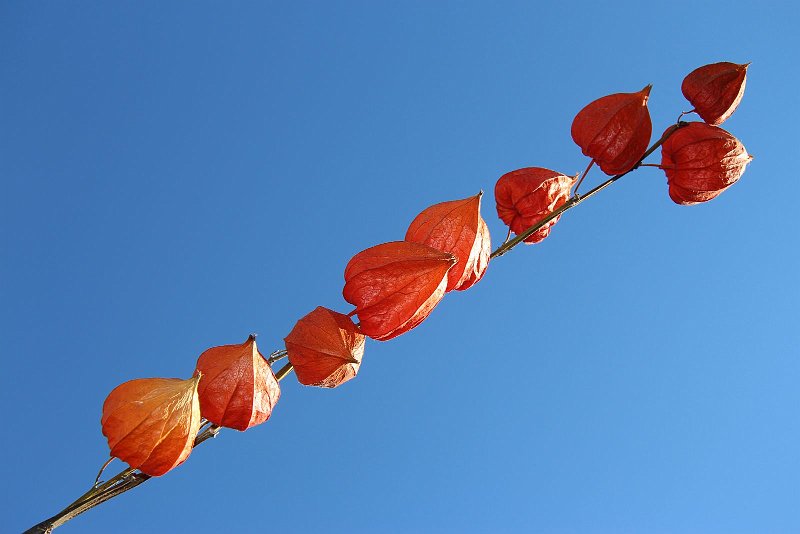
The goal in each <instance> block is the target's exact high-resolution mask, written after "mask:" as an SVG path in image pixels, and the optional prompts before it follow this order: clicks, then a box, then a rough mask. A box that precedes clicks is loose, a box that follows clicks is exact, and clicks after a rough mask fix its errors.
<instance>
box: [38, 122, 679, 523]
mask: <svg viewBox="0 0 800 534" xmlns="http://www.w3.org/2000/svg"><path fill="white" fill-rule="evenodd" d="M686 124H687V123H685V122H678V123H677V124H674V125H673V126H671V127H670V128H668V129H667V131H665V132H664V135H662V136H661V139H659V140H658V141H656V142H655V143H654V144H653V146H651V147H650V148H649V149H647V152H645V153H644V155H643V156H642V158H641V159H640V160H639V161H638V162H637V163H636V165H634V166H633V168H632V169H631V170H630V171H628V172H631V171H633V170H635V169H636V168H638V167H639V166H641V164H642V161H644V159H645V158H647V156H649V155H650V154H652V153H653V152H654V151H655V150H656V149H657V148H658V147H659V146H661V144H662V143H663V142H664V141H666V140H667V138H668V137H669V136H670V135H672V134H673V132H675V131H676V130H677V129H678V128H682V127H683V126H685V125H686ZM591 166H592V164H591V163H590V164H589V167H587V169H586V171H584V173H583V175H584V176H586V173H587V172H588V171H589V168H591ZM628 172H625V173H622V174H618V175H616V176H612V177H611V178H609V179H608V180H606V181H605V182H603V183H602V184H600V185H598V186H597V187H595V188H594V189H592V190H590V191H589V192H588V193H586V194H585V195H578V194H577V193H576V194H575V195H573V196H572V197H570V199H569V200H567V202H566V203H564V204H563V205H562V206H561V207H559V208H558V209H557V210H555V211H554V212H553V213H551V214H550V215H548V216H547V217H545V218H543V219H542V220H541V221H539V222H537V223H536V224H534V225H533V226H531V227H530V228H528V229H527V230H525V231H524V232H523V233H521V234H519V235H518V236H516V237H514V238H513V239H511V240H507V241H506V242H505V243H503V244H502V245H500V247H498V248H497V250H495V251H494V252H492V255H491V257H492V258H496V257H498V256H502V255H503V254H505V253H507V252H508V251H509V250H511V249H512V248H514V247H515V246H517V245H518V244H520V243H521V242H522V241H524V240H525V238H527V237H528V236H530V235H531V234H532V233H534V232H536V231H537V230H539V229H540V228H541V227H543V226H544V225H545V224H547V223H548V222H550V221H552V220H553V219H555V218H556V217H558V216H559V215H561V214H562V213H564V212H565V211H567V210H569V209H572V208H574V207H575V206H577V205H578V204H580V203H581V202H583V201H584V200H586V199H587V198H589V197H591V196H593V195H595V194H597V193H599V192H600V191H602V190H603V189H605V188H606V187H608V186H609V185H611V184H613V183H614V182H616V181H617V180H619V179H620V178H622V177H623V176H625V175H626V174H628ZM354 314H355V310H353V311H352V312H351V313H350V314H349V315H350V316H352V315H354ZM284 356H285V353H284V352H283V351H276V352H274V353H273V354H272V355H271V357H270V358H269V360H270V363H274V362H275V361H277V360H279V359H281V358H283V357H284ZM293 369H294V367H293V366H292V364H291V363H287V364H286V365H284V366H283V367H281V368H280V369H279V370H278V371H277V372H276V373H275V378H277V379H278V380H282V379H284V378H286V376H288V375H289V373H291V372H292V370H293ZM220 430H221V428H220V427H219V426H217V425H214V424H212V425H209V426H208V427H206V428H205V429H204V430H203V431H202V432H200V433H199V434H198V435H197V437H196V438H195V441H194V446H195V447H197V446H198V445H200V444H201V443H204V442H205V441H207V440H209V439H211V438H213V437H216V436H217V434H218V433H219V431H220ZM104 468H105V466H104ZM100 473H101V474H102V471H101V472H100ZM98 478H99V475H98ZM150 478H151V477H150V475H147V474H145V473H141V472H136V469H134V468H132V467H128V468H127V469H124V470H123V471H121V472H120V473H118V474H117V475H115V476H114V477H112V478H110V479H109V480H108V481H106V482H102V483H99V484H98V483H95V484H94V485H93V486H92V487H91V488H90V489H89V491H87V492H86V493H84V494H83V495H81V496H80V497H78V499H76V500H75V501H74V502H73V503H72V504H70V505H69V506H67V507H66V508H64V509H63V510H62V511H60V512H59V513H57V514H56V515H54V516H53V517H51V518H49V519H45V520H44V521H42V522H41V523H39V524H38V525H35V526H33V527H31V528H29V529H28V530H26V531H25V533H34V534H43V533H49V532H52V531H53V529H55V528H57V527H59V526H61V525H63V524H64V523H66V522H67V521H69V520H70V519H72V518H74V517H76V516H78V515H80V514H82V513H83V512H85V511H87V510H91V509H92V508H94V507H95V506H97V505H99V504H102V503H104V502H106V501H107V500H109V499H113V498H114V497H116V496H118V495H122V494H123V493H125V492H126V491H130V490H132V489H133V488H135V487H136V486H138V485H139V484H142V483H144V482H146V481H147V480H149V479H150Z"/></svg>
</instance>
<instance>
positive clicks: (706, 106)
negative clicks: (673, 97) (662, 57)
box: [681, 62, 750, 126]
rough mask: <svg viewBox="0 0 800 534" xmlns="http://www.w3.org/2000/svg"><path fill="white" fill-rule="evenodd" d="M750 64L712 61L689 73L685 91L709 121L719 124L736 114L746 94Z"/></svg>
mask: <svg viewBox="0 0 800 534" xmlns="http://www.w3.org/2000/svg"><path fill="white" fill-rule="evenodd" d="M749 65H750V64H749V63H745V64H744V65H737V64H736V63H728V62H722V63H712V64H711V65H704V66H702V67H699V68H697V69H695V70H693V71H692V72H690V73H689V75H688V76H686V78H684V80H683V84H682V85H681V92H682V93H683V96H685V97H686V100H688V101H689V102H690V103H691V104H692V105H693V106H694V111H695V112H696V113H697V114H698V115H700V118H701V119H703V120H704V121H705V122H707V123H708V124H712V125H714V126H719V125H720V124H722V123H723V122H725V121H726V120H727V119H728V117H730V116H731V115H733V112H734V111H736V107H737V106H738V105H739V102H741V100H742V95H744V87H745V84H746V82H747V67H748V66H749Z"/></svg>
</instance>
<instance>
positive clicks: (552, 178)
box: [494, 167, 577, 245]
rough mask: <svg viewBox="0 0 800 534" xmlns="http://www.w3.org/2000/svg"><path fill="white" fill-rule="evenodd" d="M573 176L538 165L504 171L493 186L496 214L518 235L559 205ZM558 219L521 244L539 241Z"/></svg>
mask: <svg viewBox="0 0 800 534" xmlns="http://www.w3.org/2000/svg"><path fill="white" fill-rule="evenodd" d="M576 178H577V176H566V175H563V174H561V173H559V172H556V171H551V170H550V169H545V168H542V167H526V168H524V169H518V170H516V171H511V172H509V173H506V174H504V175H503V176H501V177H500V179H499V180H497V184H496V185H495V187H494V198H495V202H496V203H497V215H498V216H499V217H500V219H501V220H502V221H503V222H504V223H506V225H507V226H508V227H509V228H511V231H512V232H514V233H515V234H517V235H519V234H521V233H523V232H524V231H525V230H527V229H528V228H530V227H531V226H533V225H534V224H536V223H538V222H539V221H541V220H542V219H544V218H545V217H547V216H548V215H550V214H551V213H553V212H554V211H555V210H557V209H558V208H559V207H561V206H562V205H563V204H564V203H565V202H566V201H567V200H568V199H569V196H570V189H571V188H572V186H573V185H574V184H575V179H576ZM559 218H560V215H559V216H558V217H556V218H554V219H553V220H552V221H549V222H548V223H547V224H545V225H544V226H542V227H541V228H540V229H539V230H537V231H536V232H534V233H532V234H531V235H530V236H528V237H527V238H525V240H524V243H527V244H529V245H531V244H533V243H539V242H540V241H542V240H543V239H544V238H546V237H547V236H548V235H549V234H550V229H551V228H552V227H553V225H554V224H555V223H556V222H558V219H559Z"/></svg>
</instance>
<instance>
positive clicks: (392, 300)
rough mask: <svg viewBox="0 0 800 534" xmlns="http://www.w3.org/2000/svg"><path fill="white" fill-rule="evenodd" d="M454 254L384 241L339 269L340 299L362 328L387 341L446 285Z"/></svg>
mask: <svg viewBox="0 0 800 534" xmlns="http://www.w3.org/2000/svg"><path fill="white" fill-rule="evenodd" d="M457 261H458V260H456V258H455V256H453V255H452V254H448V253H446V252H442V251H440V250H436V249H435V248H432V247H429V246H427V245H422V244H419V243H410V242H408V241H393V242H391V243H383V244H381V245H376V246H374V247H372V248H368V249H366V250H363V251H361V252H359V253H358V254H356V255H355V256H353V258H352V259H351V260H350V262H349V263H348V264H347V267H345V270H344V280H345V285H344V290H343V291H342V295H343V296H344V299H345V300H346V301H347V302H349V303H350V304H353V305H354V306H355V307H356V310H355V313H356V314H358V319H359V321H360V323H361V331H362V332H363V333H364V334H366V335H367V336H369V337H371V338H372V339H377V340H378V341H386V340H387V339H392V338H393V337H397V336H399V335H400V334H403V333H405V332H408V331H409V330H411V329H412V328H414V327H415V326H417V325H419V324H420V323H421V322H422V321H424V320H425V318H426V317H427V316H428V315H429V314H430V313H431V311H433V308H434V307H436V305H437V304H438V303H439V301H440V300H441V299H442V297H443V296H444V292H445V289H446V288H447V272H448V271H449V270H450V268H451V267H452V266H453V265H455V264H456V262H457Z"/></svg>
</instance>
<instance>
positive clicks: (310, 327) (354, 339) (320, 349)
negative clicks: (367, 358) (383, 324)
mask: <svg viewBox="0 0 800 534" xmlns="http://www.w3.org/2000/svg"><path fill="white" fill-rule="evenodd" d="M364 340H365V337H364V335H363V334H362V333H361V332H359V330H358V327H357V326H356V325H355V324H353V321H352V320H351V319H350V318H349V317H348V316H346V315H343V314H341V313H337V312H335V311H333V310H329V309H328V308H323V307H322V306H318V307H317V308H316V309H315V310H314V311H312V312H311V313H309V314H308V315H306V316H305V317H303V318H302V319H300V320H299V321H297V323H296V324H295V325H294V328H292V331H291V332H289V335H288V336H286V338H285V339H284V341H285V343H286V352H287V353H288V356H289V362H290V363H291V364H292V366H293V367H294V371H295V374H296V375H297V380H299V381H300V383H301V384H305V385H306V386H318V387H324V388H334V387H336V386H339V385H341V384H344V383H345V382H347V381H348V380H350V379H351V378H355V376H356V374H358V368H359V367H360V366H361V358H362V356H363V355H364Z"/></svg>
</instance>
